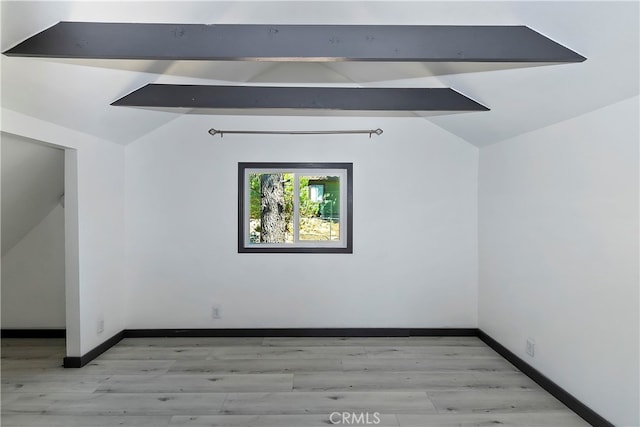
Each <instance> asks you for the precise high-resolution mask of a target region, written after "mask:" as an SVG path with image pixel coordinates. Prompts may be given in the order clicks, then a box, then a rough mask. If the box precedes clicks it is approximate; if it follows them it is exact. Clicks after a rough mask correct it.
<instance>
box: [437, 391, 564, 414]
mask: <svg viewBox="0 0 640 427" xmlns="http://www.w3.org/2000/svg"><path fill="white" fill-rule="evenodd" d="M428 396H429V398H430V399H431V400H432V401H433V403H434V405H435V406H436V408H437V409H438V412H451V413H470V412H483V413H494V412H495V413H503V412H533V411H547V410H558V409H562V408H564V405H563V404H562V403H560V402H559V401H558V400H557V399H555V398H554V397H553V396H551V395H550V394H548V393H546V392H545V391H543V390H541V391H530V390H523V391H520V390H492V391H491V392H490V393H488V392H487V391H486V390H458V391H433V392H428Z"/></svg>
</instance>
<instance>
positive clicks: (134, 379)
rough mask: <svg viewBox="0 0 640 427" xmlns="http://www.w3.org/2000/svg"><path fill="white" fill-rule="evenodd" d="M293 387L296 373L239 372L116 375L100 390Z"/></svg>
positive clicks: (271, 389) (264, 389)
mask: <svg viewBox="0 0 640 427" xmlns="http://www.w3.org/2000/svg"><path fill="white" fill-rule="evenodd" d="M292 389H293V374H235V375H157V376H152V377H146V378H140V375H114V376H112V377H111V378H109V379H108V380H106V381H104V382H103V383H102V384H100V386H99V387H98V388H97V390H96V391H97V392H99V393H222V392H242V391H248V392H276V391H291V390H292Z"/></svg>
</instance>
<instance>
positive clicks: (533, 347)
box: [526, 338, 536, 357]
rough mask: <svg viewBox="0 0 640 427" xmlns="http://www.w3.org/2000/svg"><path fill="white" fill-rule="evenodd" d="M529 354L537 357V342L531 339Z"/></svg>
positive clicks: (528, 339)
mask: <svg viewBox="0 0 640 427" xmlns="http://www.w3.org/2000/svg"><path fill="white" fill-rule="evenodd" d="M526 351H527V354H528V355H529V356H531V357H535V354H536V342H535V341H534V340H532V339H531V338H527V348H526Z"/></svg>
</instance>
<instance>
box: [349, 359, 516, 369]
mask: <svg viewBox="0 0 640 427" xmlns="http://www.w3.org/2000/svg"><path fill="white" fill-rule="evenodd" d="M342 367H343V369H344V370H345V371H378V372H380V371H381V372H384V371H391V372H395V371H445V372H448V371H490V372H508V371H510V372H517V369H516V368H515V367H514V366H513V365H512V364H511V363H509V362H507V361H506V360H504V359H502V358H469V359H463V358H458V359H455V358H430V359H425V358H398V359H396V358H392V357H389V358H360V359H358V358H350V359H343V361H342Z"/></svg>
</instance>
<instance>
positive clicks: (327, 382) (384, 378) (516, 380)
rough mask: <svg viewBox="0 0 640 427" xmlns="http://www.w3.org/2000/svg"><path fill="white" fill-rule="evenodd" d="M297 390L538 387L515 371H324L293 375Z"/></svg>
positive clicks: (519, 388) (432, 389) (524, 388)
mask: <svg viewBox="0 0 640 427" xmlns="http://www.w3.org/2000/svg"><path fill="white" fill-rule="evenodd" d="M293 389H294V390H298V391H374V390H394V391H411V390H423V391H434V390H464V389H474V390H478V389H481V390H496V389H515V390H541V389H540V387H539V386H538V385H537V384H536V383H535V382H534V381H533V380H531V379H530V378H528V377H526V376H524V375H522V374H520V373H518V372H482V371H460V372H412V371H405V372H375V373H372V372H362V371H352V372H324V373H299V374H295V376H294V380H293Z"/></svg>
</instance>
